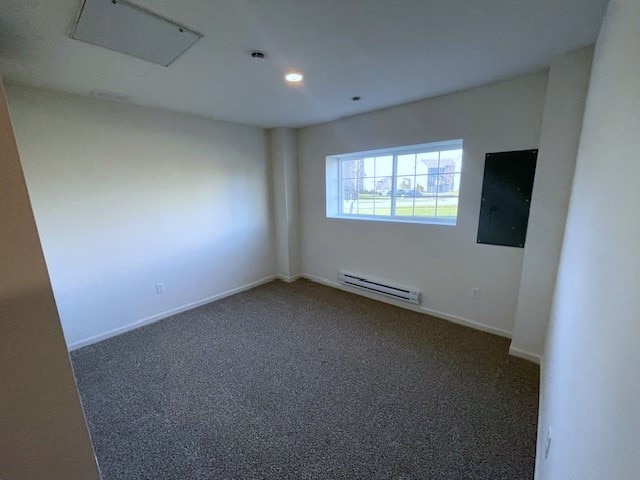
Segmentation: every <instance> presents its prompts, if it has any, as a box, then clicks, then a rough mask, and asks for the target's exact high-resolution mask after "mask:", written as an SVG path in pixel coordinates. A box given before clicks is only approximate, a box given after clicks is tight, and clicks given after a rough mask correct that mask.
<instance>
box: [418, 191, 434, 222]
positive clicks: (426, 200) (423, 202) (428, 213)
mask: <svg viewBox="0 0 640 480" xmlns="http://www.w3.org/2000/svg"><path fill="white" fill-rule="evenodd" d="M414 214H415V216H416V217H431V218H433V217H435V216H436V194H435V193H423V194H421V195H420V196H419V197H416V205H415V212H414Z"/></svg>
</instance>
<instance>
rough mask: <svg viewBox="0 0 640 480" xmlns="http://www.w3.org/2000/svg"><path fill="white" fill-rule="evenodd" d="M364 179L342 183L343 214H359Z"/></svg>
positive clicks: (351, 179)
mask: <svg viewBox="0 0 640 480" xmlns="http://www.w3.org/2000/svg"><path fill="white" fill-rule="evenodd" d="M362 180H363V179H362V178H350V179H347V180H343V181H342V213H346V214H356V213H358V196H359V194H358V192H359V191H360V190H361V189H362Z"/></svg>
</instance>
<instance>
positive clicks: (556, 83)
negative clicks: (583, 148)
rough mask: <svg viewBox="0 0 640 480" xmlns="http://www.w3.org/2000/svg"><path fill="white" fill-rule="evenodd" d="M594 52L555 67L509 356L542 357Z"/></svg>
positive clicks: (563, 59) (586, 50)
mask: <svg viewBox="0 0 640 480" xmlns="http://www.w3.org/2000/svg"><path fill="white" fill-rule="evenodd" d="M592 59H593V48H592V47H588V48H584V49H581V50H578V51H575V52H571V53H567V54H565V55H559V56H558V57H556V58H554V59H553V61H552V62H551V67H550V69H549V81H548V83H547V95H546V100H545V103H544V115H543V120H542V132H541V134H540V151H539V153H538V162H537V164H536V176H535V183H534V187H533V188H534V192H535V193H534V195H533V198H532V200H531V211H530V214H529V226H528V228H527V242H526V246H525V250H524V260H523V263H522V278H521V280H520V292H519V294H518V308H517V310H516V322H515V326H514V331H513V341H512V342H511V352H512V353H514V354H518V355H522V356H530V357H534V358H535V357H538V358H539V357H540V355H541V354H542V350H543V347H544V339H545V334H546V332H547V325H548V323H549V315H550V313H551V303H552V301H553V291H554V288H555V284H556V274H557V271H558V261H559V260H560V250H561V249H562V238H563V236H564V225H565V222H566V219H567V207H568V206H569V196H570V194H571V183H572V181H573V172H574V168H575V163H576V156H577V154H578V144H579V143H580V132H581V131H582V116H583V113H584V105H585V100H586V98H587V89H588V88H589V75H590V73H591V61H592Z"/></svg>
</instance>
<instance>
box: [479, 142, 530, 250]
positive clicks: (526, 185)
mask: <svg viewBox="0 0 640 480" xmlns="http://www.w3.org/2000/svg"><path fill="white" fill-rule="evenodd" d="M537 158H538V150H522V151H518V152H502V153H487V156H486V158H485V163H484V180H483V181H482V204H481V207H480V222H479V224H478V243H488V244H491V245H504V246H508V247H520V248H524V240H525V238H526V235H527V223H528V221H529V207H530V206H531V191H532V190H533V177H534V175H535V171H536V160H537Z"/></svg>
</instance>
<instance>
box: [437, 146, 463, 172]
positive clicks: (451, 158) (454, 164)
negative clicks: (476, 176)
mask: <svg viewBox="0 0 640 480" xmlns="http://www.w3.org/2000/svg"><path fill="white" fill-rule="evenodd" d="M461 168H462V150H446V151H444V152H440V171H441V172H459V171H460V169H461Z"/></svg>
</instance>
